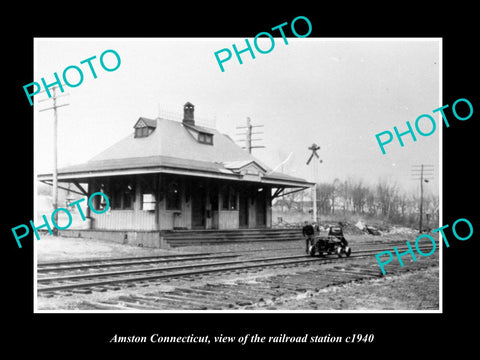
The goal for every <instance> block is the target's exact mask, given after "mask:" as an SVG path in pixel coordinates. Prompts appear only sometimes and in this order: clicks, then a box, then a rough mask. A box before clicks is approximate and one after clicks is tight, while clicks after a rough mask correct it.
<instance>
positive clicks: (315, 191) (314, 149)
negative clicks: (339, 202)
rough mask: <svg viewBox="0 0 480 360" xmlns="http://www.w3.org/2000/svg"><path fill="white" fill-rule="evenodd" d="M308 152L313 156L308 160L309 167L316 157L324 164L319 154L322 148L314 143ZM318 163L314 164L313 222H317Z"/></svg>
mask: <svg viewBox="0 0 480 360" xmlns="http://www.w3.org/2000/svg"><path fill="white" fill-rule="evenodd" d="M308 150H311V151H312V155H310V157H309V158H308V160H307V165H309V164H310V162H311V161H312V159H313V157H314V156H315V157H316V158H317V159H319V163H320V164H321V163H322V162H323V160H322V159H320V157H319V156H318V154H317V150H320V146H318V145H317V144H315V143H313V144H312V146H310V147H309V148H308ZM317 166H318V164H317V161H314V162H313V182H314V183H315V184H314V185H313V188H312V200H313V201H312V202H313V221H314V222H316V221H317V171H318V170H317Z"/></svg>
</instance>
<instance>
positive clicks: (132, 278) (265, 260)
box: [37, 243, 430, 294]
mask: <svg viewBox="0 0 480 360" xmlns="http://www.w3.org/2000/svg"><path fill="white" fill-rule="evenodd" d="M382 245H383V246H385V245H384V244H382ZM397 245H399V244H398V243H397ZM295 249H296V250H298V247H296V248H295ZM391 250H392V247H391V246H390V247H383V248H374V249H365V250H359V251H356V252H354V253H353V254H352V255H351V256H350V257H349V258H341V259H339V258H337V257H336V256H335V257H334V256H332V257H328V256H327V257H310V256H306V255H288V256H275V257H256V258H252V257H246V256H245V254H244V255H242V253H245V252H242V253H241V252H239V253H231V252H229V253H223V254H221V253H202V254H185V255H166V256H156V257H153V256H149V257H142V258H116V259H96V260H83V261H75V262H56V263H43V264H39V265H38V275H37V292H38V293H39V294H55V293H57V294H58V292H63V291H67V292H69V291H71V292H78V293H82V292H84V293H90V292H92V291H106V290H109V289H119V288H120V287H121V286H131V285H132V284H133V285H135V284H137V283H141V282H146V281H147V282H148V281H155V280H161V279H171V278H191V277H194V276H201V275H208V274H214V273H225V272H231V271H238V272H248V271H250V270H253V269H261V268H269V267H277V266H283V267H287V266H300V265H302V264H310V263H330V262H335V261H350V260H352V259H357V258H361V257H368V256H374V255H376V254H377V253H379V252H381V251H391ZM405 250H407V248H406V247H402V248H399V251H405ZM423 250H426V251H428V250H430V248H429V247H428V246H427V247H426V248H425V249H423ZM254 251H257V252H258V250H254ZM265 251H268V250H265ZM270 251H271V250H270ZM231 258H235V259H233V260H228V259H231ZM218 260H220V261H218ZM172 262H175V264H170V265H169V266H160V267H159V266H157V265H158V264H162V263H172ZM144 265H147V267H145V266H144ZM115 267H116V268H118V267H123V269H119V270H114V271H113V270H112V268H115ZM97 270H100V271H97ZM377 270H378V272H377V273H376V274H375V276H377V275H378V276H381V273H380V270H379V269H377ZM59 273H60V275H59ZM65 273H67V274H65ZM365 274H367V275H369V274H368V273H367V272H365Z"/></svg>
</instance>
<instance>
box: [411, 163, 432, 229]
mask: <svg viewBox="0 0 480 360" xmlns="http://www.w3.org/2000/svg"><path fill="white" fill-rule="evenodd" d="M412 176H413V180H420V205H419V210H420V219H419V225H418V232H420V233H421V232H422V229H423V183H424V182H426V183H428V182H429V181H430V180H432V179H433V165H424V164H421V165H413V166H412Z"/></svg>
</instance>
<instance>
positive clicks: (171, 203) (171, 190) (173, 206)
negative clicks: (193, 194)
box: [165, 182, 182, 210]
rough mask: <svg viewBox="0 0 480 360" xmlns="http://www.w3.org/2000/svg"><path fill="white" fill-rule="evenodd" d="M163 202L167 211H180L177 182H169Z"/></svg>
mask: <svg viewBox="0 0 480 360" xmlns="http://www.w3.org/2000/svg"><path fill="white" fill-rule="evenodd" d="M165 200H166V208H167V210H181V209H182V203H181V193H180V186H179V185H178V183H177V182H171V183H170V184H168V187H167V195H166V199H165Z"/></svg>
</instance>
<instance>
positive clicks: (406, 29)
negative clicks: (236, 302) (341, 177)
mask: <svg viewBox="0 0 480 360" xmlns="http://www.w3.org/2000/svg"><path fill="white" fill-rule="evenodd" d="M320 4H321V3H320ZM442 4H445V3H436V5H435V6H430V7H428V6H424V7H418V4H407V3H405V2H401V3H396V4H392V3H388V4H387V3H385V4H384V5H382V6H380V7H378V6H373V5H366V4H364V3H358V2H357V3H356V4H355V5H353V6H352V5H350V4H347V3H340V4H339V5H338V6H330V7H328V6H327V7H326V6H324V5H320V6H319V5H316V6H298V7H296V8H295V7H294V3H289V2H286V3H284V4H283V5H282V4H281V3H272V4H267V5H264V6H262V7H260V6H259V5H258V4H257V5H254V6H251V5H247V4H246V3H237V4H232V3H222V4H220V5H217V6H214V5H207V4H200V5H198V6H196V7H192V6H190V5H187V4H182V6H181V7H180V8H178V9H176V8H174V7H172V6H171V5H170V4H168V6H167V5H166V4H165V3H145V4H142V3H140V2H135V3H111V4H109V5H108V6H105V8H104V9H100V7H99V5H98V4H91V3H84V4H76V3H74V4H72V5H71V6H70V7H69V5H66V4H65V3H59V4H56V3H52V2H51V3H48V4H45V3H42V4H34V5H33V6H29V7H28V8H27V7H26V6H25V8H23V9H16V10H9V11H8V13H9V14H5V15H6V16H5V18H8V17H11V19H12V20H13V21H12V22H10V23H7V22H3V23H2V25H1V26H2V30H3V34H4V37H3V42H4V51H3V56H2V63H3V66H2V68H3V69H2V70H3V71H2V74H3V79H6V83H5V82H4V83H3V90H2V95H3V96H2V99H3V106H2V110H3V111H2V113H3V114H4V116H3V119H2V120H3V126H4V130H3V132H2V135H3V141H2V154H3V156H2V160H3V171H2V187H1V189H2V195H3V196H2V197H3V202H2V217H1V224H0V225H1V226H0V232H1V235H2V236H1V239H2V244H3V245H2V254H4V256H3V258H4V259H5V260H6V261H3V262H2V275H3V276H2V284H3V290H2V295H1V298H2V302H3V303H4V304H2V310H3V316H2V318H3V320H2V325H3V326H2V328H3V330H4V331H3V335H2V340H3V341H2V343H3V347H7V348H11V349H12V350H15V351H16V352H20V353H23V352H26V351H29V350H33V351H34V353H33V354H31V356H37V355H39V356H42V355H45V356H47V355H48V356H49V357H52V358H57V357H65V356H66V354H69V355H68V356H70V355H79V356H82V355H86V356H96V355H100V354H107V353H108V354H112V355H114V354H125V353H126V352H127V351H132V353H135V354H138V355H139V354H143V353H144V352H146V351H154V352H155V354H156V355H155V356H157V357H167V356H168V355H167V354H165V353H164V352H163V351H165V350H166V349H169V350H173V351H174V353H175V354H178V353H179V352H184V351H193V352H194V353H196V354H199V352H200V351H202V352H204V351H205V352H210V353H214V352H217V351H219V350H228V351H229V352H230V354H239V355H241V354H243V353H245V352H246V351H249V352H252V353H255V352H258V351H260V350H262V349H268V351H269V352H270V351H271V350H279V351H283V350H284V349H285V348H287V347H289V348H292V349H293V350H298V351H299V352H298V353H299V354H300V353H302V354H303V353H304V352H305V353H306V352H310V351H312V354H317V355H319V356H323V355H324V354H325V352H328V353H333V354H337V355H338V356H342V357H343V355H344V354H346V353H351V354H355V355H361V354H368V355H369V356H376V355H379V356H382V357H383V358H385V357H387V356H392V355H396V354H399V355H400V356H408V357H409V356H415V357H416V356H418V355H419V354H425V355H433V354H436V353H437V352H439V351H442V350H444V349H447V348H452V349H455V348H456V349H462V353H463V354H465V352H463V351H467V349H469V348H473V347H474V340H475V339H474V333H475V329H476V325H475V323H474V322H473V321H472V320H473V318H472V317H473V315H474V314H475V313H476V303H477V298H478V297H477V296H476V294H475V293H474V292H475V289H476V284H478V281H477V278H476V276H477V274H478V271H477V266H478V265H477V264H476V262H477V261H476V258H475V257H476V256H477V253H478V234H479V233H480V227H479V221H478V213H477V212H474V210H473V209H474V207H475V205H477V203H478V200H479V190H478V187H477V186H476V185H477V184H476V183H477V181H476V179H477V172H476V168H477V166H478V164H479V161H478V160H477V154H478V150H477V146H475V145H476V141H477V140H476V136H477V134H476V131H475V130H476V129H477V128H478V126H477V123H478V121H479V114H480V104H479V101H478V100H479V97H478V92H479V91H478V86H477V87H475V91H474V86H475V85H477V82H478V80H479V78H480V77H479V76H478V75H479V74H478V68H477V63H478V54H477V51H476V50H477V47H478V46H477V45H478V38H477V37H475V35H474V32H473V31H474V29H475V28H477V30H478V17H477V19H475V18H474V13H475V12H476V11H477V10H476V9H474V8H473V7H472V6H470V5H467V4H462V3H460V2H455V3H448V6H446V5H442ZM11 9H12V8H11ZM13 9H15V7H14V8H13ZM300 15H302V16H306V17H307V18H308V19H309V20H310V21H311V23H312V27H313V31H312V34H311V35H310V36H309V37H441V38H443V104H449V105H450V108H449V109H447V110H446V114H447V116H448V115H450V116H449V119H452V120H451V121H450V125H451V126H450V128H448V129H447V128H445V127H444V128H443V224H450V225H451V224H452V223H453V222H454V221H455V220H457V219H459V218H467V219H469V220H470V221H471V222H472V224H473V227H474V235H473V237H472V238H470V239H469V240H467V241H464V242H461V241H457V240H454V239H453V236H452V235H451V232H450V231H448V230H447V235H449V234H450V236H449V239H453V240H450V245H451V246H450V248H448V249H446V248H444V252H443V254H444V256H443V261H444V272H443V301H444V312H443V314H407V313H400V314H371V313H366V314H222V313H219V314H34V313H33V244H32V243H29V242H28V241H24V244H23V248H22V249H19V248H18V247H17V245H16V242H15V240H14V238H13V236H12V234H11V231H10V229H11V228H12V227H14V226H17V225H18V224H21V223H25V222H27V221H28V220H30V219H31V218H32V214H33V199H32V194H33V181H32V179H33V112H32V108H31V107H30V106H29V104H28V102H27V101H26V97H25V93H24V92H23V85H25V84H28V83H30V82H32V81H34V80H35V79H33V38H34V37H84V36H85V37H187V36H188V37H229V36H236V37H240V38H252V37H254V36H255V35H256V34H257V33H259V32H261V31H267V30H268V29H270V28H271V27H273V26H276V25H279V24H281V23H283V22H289V23H290V22H291V21H292V20H293V19H294V18H295V17H297V16H300ZM299 33H302V32H301V31H300V30H299ZM192 56H195V54H192ZM212 56H213V55H212ZM412 86H414V85H413V84H412ZM459 98H467V99H468V100H470V102H471V103H472V104H473V108H474V113H473V117H472V118H470V119H469V120H468V121H463V122H462V121H457V120H455V119H454V118H453V115H452V113H451V105H452V104H453V102H454V101H455V100H457V99H459ZM432 110H433V109H432ZM419 115H420V114H419ZM413 160H414V159H412V162H413V163H414V161H413ZM30 238H31V239H32V241H34V240H33V238H32V237H30ZM26 239H27V238H26ZM471 325H473V328H472V327H471ZM153 333H158V334H160V335H168V336H174V335H189V334H192V333H193V334H196V335H207V334H208V335H210V337H213V336H215V335H219V334H223V335H228V336H242V335H244V334H247V333H250V334H255V333H256V334H259V335H261V336H269V335H270V336H275V335H278V334H281V333H286V334H287V335H288V336H302V335H304V334H306V333H308V334H318V335H325V334H331V335H332V336H343V337H345V336H349V335H352V334H354V333H373V334H374V335H375V341H374V343H373V344H363V343H362V344H358V345H352V344H320V343H318V344H250V345H247V346H240V345H237V344H233V345H221V344H214V343H213V342H212V344H210V345H195V344H180V345H165V344H149V343H147V344H109V343H108V341H109V339H110V338H111V337H112V336H113V335H114V334H119V335H123V336H128V335H138V336H142V335H145V336H150V335H151V334H153ZM5 350H7V349H5ZM384 350H386V351H384ZM380 351H381V352H380Z"/></svg>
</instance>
